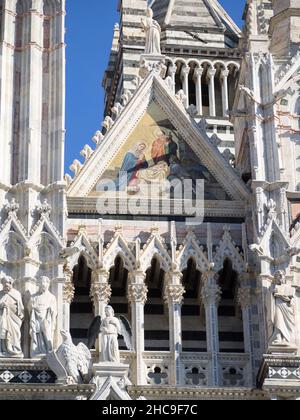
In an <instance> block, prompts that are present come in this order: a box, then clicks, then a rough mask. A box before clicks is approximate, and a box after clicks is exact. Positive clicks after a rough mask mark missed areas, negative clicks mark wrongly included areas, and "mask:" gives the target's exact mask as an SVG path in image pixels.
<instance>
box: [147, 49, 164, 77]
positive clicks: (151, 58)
mask: <svg viewBox="0 0 300 420" xmlns="http://www.w3.org/2000/svg"><path fill="white" fill-rule="evenodd" d="M165 61H166V57H165V56H164V55H160V54H157V55H156V54H142V55H141V59H140V76H141V77H142V79H145V78H146V77H147V76H148V74H149V73H151V72H152V71H156V72H157V73H158V74H159V75H160V76H161V77H162V78H163V79H164V78H165V76H166V72H167V67H166V65H165Z"/></svg>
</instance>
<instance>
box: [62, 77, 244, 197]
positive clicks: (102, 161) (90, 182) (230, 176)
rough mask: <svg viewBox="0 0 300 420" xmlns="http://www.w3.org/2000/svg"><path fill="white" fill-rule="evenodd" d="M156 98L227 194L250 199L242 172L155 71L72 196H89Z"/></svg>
mask: <svg viewBox="0 0 300 420" xmlns="http://www.w3.org/2000/svg"><path fill="white" fill-rule="evenodd" d="M153 100H154V101H155V102H156V104H157V105H158V106H159V107H160V108H161V109H162V110H164V112H165V114H166V116H167V118H168V119H169V121H170V122H171V123H172V124H173V126H174V127H175V128H176V129H177V130H178V132H179V134H180V136H181V137H182V138H183V140H184V141H185V142H186V143H187V145H188V146H189V147H190V148H191V149H192V150H193V152H194V153H195V154H196V156H197V158H198V159H199V160H200V162H201V163H202V164H203V165H204V166H205V167H206V168H207V170H208V171H209V172H210V173H211V174H212V175H213V176H214V177H215V179H216V180H217V181H218V182H219V184H220V185H221V186H222V188H223V189H224V190H225V191H226V192H227V194H228V195H229V196H230V197H231V198H233V199H235V200H242V201H244V200H247V199H248V197H249V194H250V192H249V190H248V189H247V187H246V186H245V184H244V183H243V181H242V180H241V179H240V178H239V176H238V174H237V173H236V172H235V171H234V169H233V168H232V167H231V165H230V164H229V163H228V162H226V160H225V159H224V157H223V156H222V154H221V153H220V152H219V150H218V149H217V148H216V147H215V146H214V145H213V144H212V142H211V141H210V139H209V137H208V136H207V135H206V133H204V132H203V130H201V129H200V128H199V127H198V126H197V124H196V122H195V121H194V119H193V118H191V117H190V115H189V114H188V113H187V112H186V110H185V109H184V107H183V106H181V105H180V103H179V102H178V100H177V99H176V98H175V96H174V94H173V93H172V92H171V91H170V90H169V89H168V87H167V84H166V83H165V81H164V80H162V79H161V77H160V76H159V75H157V74H156V73H155V72H151V73H149V75H148V76H147V77H146V78H145V79H144V80H143V81H142V83H141V84H140V86H139V87H138V89H137V91H136V92H135V93H134V95H133V97H132V98H131V99H130V101H129V102H128V103H127V105H126V106H125V108H124V110H123V111H122V113H121V115H120V117H119V118H118V120H117V121H116V122H115V123H114V125H113V126H112V127H111V129H110V130H109V132H108V133H107V134H106V136H105V138H104V139H103V141H101V142H100V143H99V145H98V147H97V149H96V151H95V152H94V153H93V155H92V156H91V157H90V158H89V160H88V161H87V162H86V163H85V165H84V166H83V167H82V168H81V169H80V171H78V173H77V176H76V179H75V181H74V182H72V183H71V184H70V185H69V187H68V190H67V194H68V195H69V196H71V197H75V196H77V197H79V196H87V195H89V194H90V193H91V191H92V190H93V189H94V188H96V186H97V183H98V181H99V180H100V179H101V177H102V175H103V174H104V172H105V171H106V170H107V169H108V167H109V165H110V163H111V162H112V161H113V160H114V158H115V157H116V156H117V154H118V153H119V151H120V150H121V148H122V147H123V146H124V144H125V143H126V141H127V139H128V138H129V136H130V135H131V134H132V133H133V131H134V129H135V128H136V127H137V125H138V124H139V122H140V121H141V119H142V117H143V116H144V115H145V113H146V110H147V109H148V107H149V105H150V103H151V102H152V101H153Z"/></svg>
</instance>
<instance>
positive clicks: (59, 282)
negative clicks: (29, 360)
mask: <svg viewBox="0 0 300 420" xmlns="http://www.w3.org/2000/svg"><path fill="white" fill-rule="evenodd" d="M64 284H65V278H64V277H56V278H54V279H53V280H52V281H51V286H50V287H51V289H50V290H51V292H52V293H53V294H54V296H55V297H56V305H57V309H58V311H57V320H56V328H55V334H54V343H53V344H54V348H58V347H59V346H60V344H61V342H62V337H61V334H60V331H61V330H63V329H64V314H63V313H62V311H61V310H60V308H63V306H64Z"/></svg>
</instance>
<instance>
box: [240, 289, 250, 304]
mask: <svg viewBox="0 0 300 420" xmlns="http://www.w3.org/2000/svg"><path fill="white" fill-rule="evenodd" d="M238 303H239V305H240V306H241V308H242V309H246V308H247V307H248V306H250V305H251V287H241V288H240V289H239V290H238Z"/></svg>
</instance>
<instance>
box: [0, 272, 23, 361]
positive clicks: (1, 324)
mask: <svg viewBox="0 0 300 420" xmlns="http://www.w3.org/2000/svg"><path fill="white" fill-rule="evenodd" d="M13 282H14V281H13V279H12V278H11V277H7V276H5V277H3V278H2V279H1V284H2V291H1V292H0V357H1V358H23V357H24V356H23V353H22V348H21V327H22V323H23V319H24V306H23V302H22V297H21V294H20V293H19V292H18V291H17V290H15V289H13Z"/></svg>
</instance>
